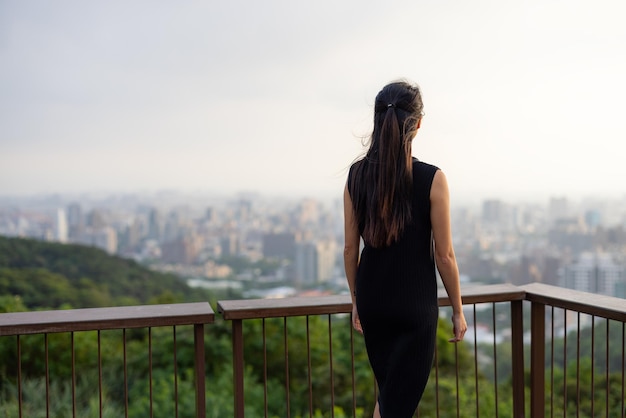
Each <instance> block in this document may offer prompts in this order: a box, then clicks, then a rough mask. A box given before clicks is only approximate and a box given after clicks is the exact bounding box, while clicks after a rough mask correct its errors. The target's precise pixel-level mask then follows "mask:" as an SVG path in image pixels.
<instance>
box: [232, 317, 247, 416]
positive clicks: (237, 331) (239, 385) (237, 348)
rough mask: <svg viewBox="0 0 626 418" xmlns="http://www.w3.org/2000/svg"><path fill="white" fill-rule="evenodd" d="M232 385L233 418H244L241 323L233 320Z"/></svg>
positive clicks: (239, 320) (238, 320)
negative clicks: (233, 400)
mask: <svg viewBox="0 0 626 418" xmlns="http://www.w3.org/2000/svg"><path fill="white" fill-rule="evenodd" d="M232 322H233V385H234V391H235V393H234V399H235V409H234V411H235V417H236V418H244V399H243V398H244V396H243V322H242V320H241V319H233V321H232Z"/></svg>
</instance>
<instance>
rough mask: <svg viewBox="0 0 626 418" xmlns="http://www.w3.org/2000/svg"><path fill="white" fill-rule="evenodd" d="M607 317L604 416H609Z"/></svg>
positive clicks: (607, 319)
mask: <svg viewBox="0 0 626 418" xmlns="http://www.w3.org/2000/svg"><path fill="white" fill-rule="evenodd" d="M609 334H610V332H609V318H606V343H605V345H606V352H605V355H606V370H605V376H606V388H605V390H606V392H605V405H606V409H605V416H607V417H608V416H609V369H610V364H609V355H610V352H609V340H610V339H609Z"/></svg>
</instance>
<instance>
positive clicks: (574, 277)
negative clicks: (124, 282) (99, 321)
mask: <svg viewBox="0 0 626 418" xmlns="http://www.w3.org/2000/svg"><path fill="white" fill-rule="evenodd" d="M625 208H626V205H624V199H621V200H620V199H615V200H607V199H604V200H600V199H578V200H575V199H571V198H567V197H552V198H549V199H548V200H547V201H546V202H544V203H541V202H529V203H524V202H507V201H505V200H500V199H485V200H483V201H482V202H480V204H478V205H473V206H472V205H466V206H463V205H457V206H453V207H452V211H451V212H452V213H451V217H452V228H453V236H454V242H455V251H456V255H457V258H458V263H459V268H460V271H461V280H462V284H463V285H472V284H495V283H511V284H514V285H523V284H526V283H532V282H541V283H546V284H551V285H557V286H562V287H565V288H570V289H575V290H580V291H585V292H591V293H595V294H602V295H608V296H615V297H620V298H626V283H625V280H624V278H625V275H626V230H625V227H626V209H625ZM0 235H4V236H9V237H28V238H34V239H39V240H44V241H51V242H59V243H68V244H69V243H72V244H81V245H88V246H93V247H98V248H101V249H102V250H104V251H106V252H107V253H109V254H112V255H117V256H120V257H124V258H129V259H134V260H136V261H137V262H139V263H141V264H144V265H146V266H148V267H150V268H151V269H155V270H158V271H166V272H171V273H175V274H176V275H178V276H180V277H181V278H182V279H184V280H186V281H187V283H188V284H189V285H190V286H192V287H205V288H209V289H230V290H233V291H237V292H238V293H237V294H240V295H241V296H242V297H257V298H266V297H267V298H269V297H286V296H296V295H316V294H341V293H345V292H347V285H346V281H345V276H344V273H343V259H342V250H343V203H342V201H341V199H340V198H339V197H337V198H335V199H326V200H324V199H318V198H299V199H296V198H291V199H290V198H286V197H272V196H264V195H262V194H260V193H240V194H237V195H233V196H211V195H202V194H196V195H193V196H192V195H190V194H184V193H182V192H174V191H169V192H160V193H154V194H150V195H139V194H137V195H134V194H127V195H110V196H88V195H85V196H81V197H77V196H72V197H63V196H60V195H54V196H39V197H31V198H11V199H9V198H2V199H0ZM242 261H243V262H244V263H247V265H248V266H252V267H250V268H243V269H242V268H235V266H234V265H233V263H239V264H241V262H242ZM259 263H263V266H264V268H259V267H258V266H259Z"/></svg>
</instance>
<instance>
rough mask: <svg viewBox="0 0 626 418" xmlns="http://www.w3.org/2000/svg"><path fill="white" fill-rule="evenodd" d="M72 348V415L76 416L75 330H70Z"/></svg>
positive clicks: (74, 417)
mask: <svg viewBox="0 0 626 418" xmlns="http://www.w3.org/2000/svg"><path fill="white" fill-rule="evenodd" d="M70 350H72V353H71V357H72V417H73V418H76V353H75V351H74V331H72V332H70Z"/></svg>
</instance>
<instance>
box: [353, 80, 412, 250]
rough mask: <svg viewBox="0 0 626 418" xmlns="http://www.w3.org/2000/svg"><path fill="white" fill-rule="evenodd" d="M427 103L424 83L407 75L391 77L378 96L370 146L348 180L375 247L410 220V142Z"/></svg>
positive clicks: (364, 231) (384, 243)
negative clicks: (422, 90) (422, 88)
mask: <svg viewBox="0 0 626 418" xmlns="http://www.w3.org/2000/svg"><path fill="white" fill-rule="evenodd" d="M423 108H424V105H423V103H422V95H421V93H420V90H419V87H418V86H417V85H413V84H409V83H408V82H406V81H396V82H393V83H390V84H388V85H386V86H385V87H384V88H383V89H382V90H381V91H380V92H379V93H378V95H377V96H376V101H375V103H374V130H373V131H372V136H371V137H370V143H369V149H368V150H367V153H366V154H365V157H363V159H362V160H360V161H358V162H356V163H355V164H354V167H353V169H352V174H351V178H350V183H349V190H350V195H351V199H352V204H353V206H354V211H355V213H356V219H357V221H358V223H359V229H360V230H361V231H362V232H361V233H362V235H363V240H364V241H365V242H366V243H367V244H368V245H370V246H372V247H385V246H389V245H391V244H392V243H393V242H395V241H397V240H398V238H399V237H400V236H401V234H402V232H403V231H404V228H405V226H406V225H407V224H408V223H409V222H411V191H412V188H413V187H412V186H413V161H412V159H413V157H412V154H411V143H412V141H413V137H414V136H415V133H416V130H417V127H418V123H419V120H420V118H421V117H422V110H423Z"/></svg>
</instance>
